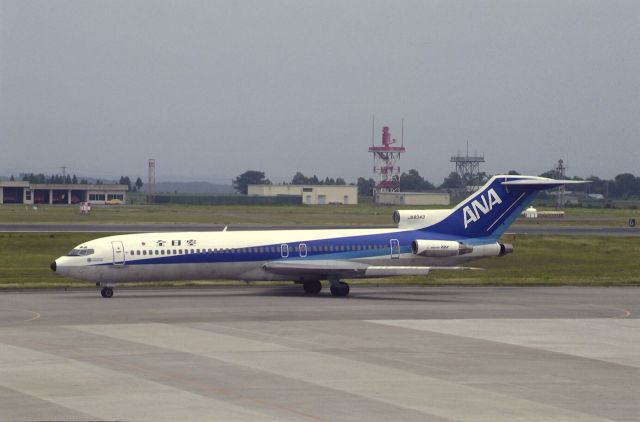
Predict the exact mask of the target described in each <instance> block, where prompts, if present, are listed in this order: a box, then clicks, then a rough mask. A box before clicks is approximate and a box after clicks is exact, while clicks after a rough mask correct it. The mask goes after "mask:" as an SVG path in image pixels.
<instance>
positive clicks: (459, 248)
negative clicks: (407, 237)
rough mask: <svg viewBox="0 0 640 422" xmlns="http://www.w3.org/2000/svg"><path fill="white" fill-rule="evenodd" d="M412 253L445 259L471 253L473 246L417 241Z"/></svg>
mask: <svg viewBox="0 0 640 422" xmlns="http://www.w3.org/2000/svg"><path fill="white" fill-rule="evenodd" d="M512 249H513V248H512ZM411 251H412V252H413V253H414V254H415V255H420V256H427V257H434V258H444V257H450V256H459V255H464V254H468V253H471V252H473V246H471V245H466V244H464V243H462V242H456V241H454V240H424V239H416V240H414V241H413V242H411Z"/></svg>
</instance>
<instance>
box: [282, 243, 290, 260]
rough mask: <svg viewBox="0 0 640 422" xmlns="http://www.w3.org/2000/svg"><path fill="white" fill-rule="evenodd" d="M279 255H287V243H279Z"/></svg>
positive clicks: (284, 256) (286, 256)
mask: <svg viewBox="0 0 640 422" xmlns="http://www.w3.org/2000/svg"><path fill="white" fill-rule="evenodd" d="M280 256H281V257H283V258H288V257H289V245H287V244H285V243H283V244H282V245H280Z"/></svg>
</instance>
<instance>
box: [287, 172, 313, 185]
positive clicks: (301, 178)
mask: <svg viewBox="0 0 640 422" xmlns="http://www.w3.org/2000/svg"><path fill="white" fill-rule="evenodd" d="M308 182H309V179H307V177H306V176H305V175H304V174H302V173H301V172H296V174H294V175H293V177H292V178H291V184H292V185H307V184H309V183H308Z"/></svg>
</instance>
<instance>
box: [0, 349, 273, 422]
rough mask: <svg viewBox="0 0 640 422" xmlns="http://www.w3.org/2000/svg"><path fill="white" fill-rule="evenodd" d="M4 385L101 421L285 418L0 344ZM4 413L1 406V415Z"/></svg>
mask: <svg viewBox="0 0 640 422" xmlns="http://www.w3.org/2000/svg"><path fill="white" fill-rule="evenodd" d="M0 385H1V386H4V387H7V388H10V389H12V390H15V391H18V392H20V393H22V394H27V395H30V396H34V397H37V398H39V399H42V400H47V401H50V402H52V403H55V404H57V405H60V406H64V407H66V408H69V409H73V410H76V411H79V412H83V413H85V414H88V415H92V416H93V417H95V418H96V419H105V420H135V421H180V420H185V419H188V420H190V421H212V420H220V421H255V420H282V417H278V418H270V417H269V415H265V414H263V413H258V412H254V411H251V410H250V409H247V408H245V407H241V406H236V405H233V404H230V403H228V402H223V401H219V400H215V399H211V398H206V397H203V396H200V395H197V394H193V393H190V392H188V391H184V390H180V389H177V388H174V387H170V386H166V385H163V384H160V383H156V382H153V381H148V380H144V379H141V378H138V377H135V376H132V375H127V374H123V373H120V372H117V371H114V370H110V369H105V368H102V367H99V366H96V365H92V364H88V363H84V362H79V361H75V360H72V359H66V358H61V357H59V356H55V355H52V354H49V353H42V352H37V351H34V350H31V349H27V348H23V347H16V346H11V345H8V344H4V343H0ZM1 415H2V410H1V409H0V419H2V418H1ZM185 415H188V416H187V417H185Z"/></svg>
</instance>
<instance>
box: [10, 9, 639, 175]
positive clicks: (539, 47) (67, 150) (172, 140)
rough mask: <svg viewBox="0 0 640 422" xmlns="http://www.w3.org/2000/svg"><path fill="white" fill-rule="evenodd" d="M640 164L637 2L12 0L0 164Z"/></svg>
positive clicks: (121, 169)
mask: <svg viewBox="0 0 640 422" xmlns="http://www.w3.org/2000/svg"><path fill="white" fill-rule="evenodd" d="M372 114H375V118H376V129H375V130H376V137H375V140H376V143H379V142H380V139H379V138H380V137H379V133H380V131H381V127H382V125H389V126H390V127H391V132H392V135H393V136H394V137H396V138H400V125H401V119H402V118H404V121H405V136H404V144H405V147H406V148H407V153H406V155H404V156H403V157H402V160H401V162H400V165H401V167H402V169H403V170H405V171H406V170H409V169H411V168H415V169H417V170H418V171H419V172H420V174H422V175H423V176H425V177H426V178H427V179H428V180H431V181H433V182H436V183H439V182H441V181H442V179H443V178H444V177H445V176H446V175H447V174H448V173H449V172H450V171H452V169H453V167H452V164H451V163H450V162H449V159H450V157H451V155H454V154H455V153H457V152H458V151H464V149H465V147H466V142H467V140H468V141H469V145H470V149H471V152H474V151H476V150H477V151H478V152H479V153H484V154H485V157H486V160H487V163H486V165H484V166H483V167H482V170H485V171H487V172H488V173H499V172H505V171H508V170H510V169H516V170H518V171H520V172H523V173H530V174H539V173H541V172H543V171H546V170H548V169H550V168H551V167H552V166H553V164H554V163H555V162H556V161H557V160H558V159H559V158H563V159H565V161H567V160H568V164H569V170H568V172H567V173H568V174H569V175H578V176H583V177H586V176H589V175H598V176H601V177H613V176H614V175H615V174H617V173H621V172H631V173H634V174H636V175H640V1H637V0H631V1H612V0H606V1H587V0H580V1H560V0H551V1H512V0H506V1H450V0H443V1H426V0H424V1H421V0H419V1H399V0H390V1H372V0H351V1H349V0H339V1H327V0H322V1H320V0H318V1H301V0H291V1H266V0H258V1H248V0H231V1H183V0H180V1H131V0H126V1H99V2H98V1H84V0H83V1H25V0H19V1H3V0H0V175H9V174H11V173H16V174H17V173H18V172H21V171H34V172H45V173H56V172H60V170H59V169H58V167H59V166H68V167H69V168H70V170H69V171H71V172H74V173H77V174H81V175H84V176H95V177H105V178H106V177H119V176H120V175H122V174H124V175H130V176H134V177H136V176H142V177H143V180H145V181H146V172H147V160H148V158H155V159H156V160H157V161H156V162H157V164H156V167H157V179H158V180H167V179H173V180H177V179H178V178H181V179H182V180H209V181H215V182H229V181H230V180H231V179H232V178H233V177H235V176H237V175H238V174H240V173H242V172H243V171H245V170H247V169H256V170H262V171H265V172H266V174H267V177H269V178H270V179H271V180H272V181H275V182H280V181H289V180H290V179H291V177H292V176H293V174H294V173H295V172H296V171H302V172H303V173H304V174H306V175H312V174H317V175H318V176H319V177H326V176H330V177H337V176H341V177H343V178H345V179H346V180H347V181H355V180H356V178H357V177H358V176H367V177H369V176H371V172H372V170H371V168H372V158H371V156H370V154H368V152H367V148H368V147H369V145H370V144H371V116H372Z"/></svg>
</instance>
